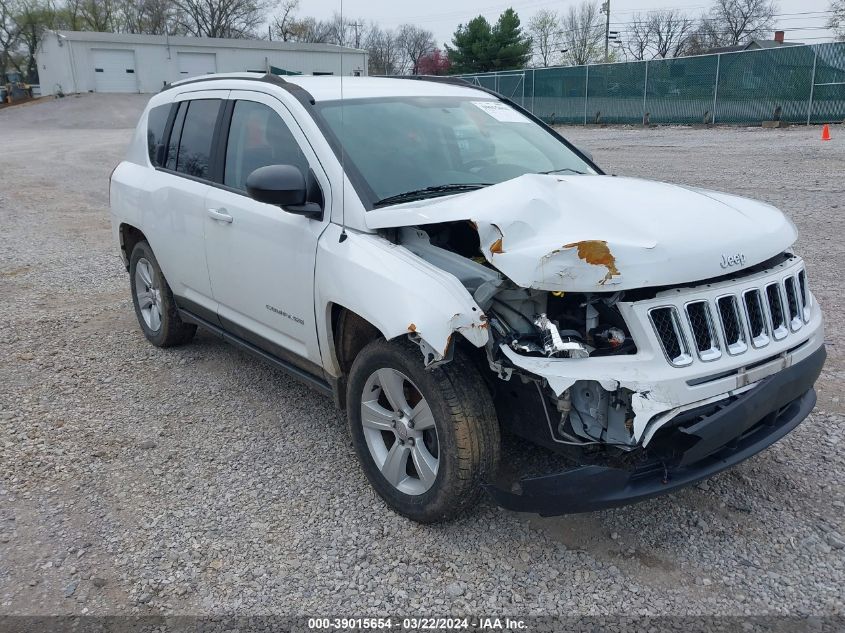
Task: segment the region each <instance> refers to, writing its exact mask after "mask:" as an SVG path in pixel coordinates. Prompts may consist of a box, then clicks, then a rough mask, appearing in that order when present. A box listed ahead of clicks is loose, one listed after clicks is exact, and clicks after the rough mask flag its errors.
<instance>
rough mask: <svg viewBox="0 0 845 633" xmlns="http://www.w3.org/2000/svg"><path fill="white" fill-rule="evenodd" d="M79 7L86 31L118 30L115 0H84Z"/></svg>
mask: <svg viewBox="0 0 845 633" xmlns="http://www.w3.org/2000/svg"><path fill="white" fill-rule="evenodd" d="M77 6H78V8H79V16H80V17H81V18H82V21H83V23H84V25H85V30H86V31H113V30H116V29H115V21H114V18H115V13H116V7H115V2H114V0H82V2H79V3H78V5H77Z"/></svg>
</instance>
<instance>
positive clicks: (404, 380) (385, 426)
mask: <svg viewBox="0 0 845 633" xmlns="http://www.w3.org/2000/svg"><path fill="white" fill-rule="evenodd" d="M361 424H362V426H363V431H364V439H365V441H366V443H367V448H368V449H369V451H370V455H371V456H372V458H373V460H374V461H375V464H376V467H377V468H378V469H379V470H380V471H381V474H382V475H383V476H384V478H385V479H386V480H387V481H388V482H389V483H390V484H391V485H392V486H393V487H394V488H396V489H397V490H399V491H400V492H403V493H405V494H407V495H421V494H423V493H424V492H426V491H427V490H429V488H431V487H432V486H433V485H434V481H435V479H436V478H437V471H438V468H439V465H440V459H439V455H440V444H439V441H438V438H437V428H436V425H435V422H434V415H433V414H432V412H431V408H430V407H429V405H428V403H427V402H426V400H425V398H424V397H423V395H422V393H421V392H420V390H419V389H418V388H417V386H416V385H415V384H414V383H413V382H412V381H411V380H410V379H409V378H408V377H407V376H405V374H403V373H402V372H400V371H397V370H395V369H390V368H383V369H379V370H377V371H375V372H373V373H372V374H370V377H369V378H367V382H366V383H365V384H364V393H363V395H362V397H361Z"/></svg>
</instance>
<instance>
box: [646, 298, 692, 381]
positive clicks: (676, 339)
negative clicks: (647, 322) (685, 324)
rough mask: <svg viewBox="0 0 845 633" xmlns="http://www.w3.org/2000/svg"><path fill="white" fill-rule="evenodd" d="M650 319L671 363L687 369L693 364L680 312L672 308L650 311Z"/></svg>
mask: <svg viewBox="0 0 845 633" xmlns="http://www.w3.org/2000/svg"><path fill="white" fill-rule="evenodd" d="M649 318H650V319H651V323H652V325H653V326H654V331H655V332H656V333H657V337H658V338H659V339H660V345H661V347H662V348H663V353H664V354H666V358H667V359H668V360H669V362H670V363H671V364H672V365H675V367H685V366H686V365H689V364H690V363H692V355H691V354H690V351H689V346H688V345H687V341H686V337H685V336H684V333H683V329H682V328H681V319H680V317H679V316H678V311H677V310H676V309H675V308H671V307H667V308H654V309H652V310H650V311H649Z"/></svg>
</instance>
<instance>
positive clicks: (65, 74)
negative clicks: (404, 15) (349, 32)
mask: <svg viewBox="0 0 845 633" xmlns="http://www.w3.org/2000/svg"><path fill="white" fill-rule="evenodd" d="M36 59H37V62H38V76H39V81H40V84H41V93H42V94H45V95H47V94H55V93H56V92H58V91H59V90H60V89H61V91H62V92H65V93H74V92H158V91H159V90H161V87H162V86H163V85H164V84H165V83H166V82H171V81H177V80H179V79H186V78H188V77H193V76H196V75H204V74H207V73H215V72H220V73H225V72H240V71H246V70H252V71H259V72H263V71H266V70H268V69H270V67H271V66H272V67H274V69H280V70H284V71H287V72H289V73H302V74H314V75H340V74H344V75H366V74H367V51H365V50H359V49H356V48H347V47H342V46H335V45H333V44H304V43H299V42H270V41H267V40H228V39H217V38H200V37H168V36H159V35H132V34H123V33H93V32H85V31H47V32H46V33H45V34H44V36H43V37H42V38H41V42H40V44H39V48H38V54H37V56H36Z"/></svg>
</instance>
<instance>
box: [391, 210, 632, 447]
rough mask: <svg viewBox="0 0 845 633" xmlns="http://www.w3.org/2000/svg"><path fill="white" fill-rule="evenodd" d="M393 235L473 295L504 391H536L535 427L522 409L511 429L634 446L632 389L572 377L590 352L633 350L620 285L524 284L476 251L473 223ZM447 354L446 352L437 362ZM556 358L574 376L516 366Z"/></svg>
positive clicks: (559, 441) (625, 353)
mask: <svg viewBox="0 0 845 633" xmlns="http://www.w3.org/2000/svg"><path fill="white" fill-rule="evenodd" d="M395 239H396V241H397V242H398V243H399V244H401V245H402V246H404V247H405V248H407V249H408V250H410V251H411V252H412V253H414V254H416V255H417V256H419V257H420V258H422V259H424V260H426V261H428V262H429V263H432V264H434V265H436V266H437V267H439V268H441V269H443V270H445V271H447V272H449V273H451V274H453V275H454V276H455V277H457V278H458V279H459V280H460V281H461V283H462V284H463V285H464V286H465V287H466V289H467V291H468V292H470V294H471V295H472V297H473V299H474V301H475V302H476V303H477V304H478V306H479V307H480V308H481V310H482V311H483V312H484V315H485V318H486V324H487V331H488V334H489V337H488V339H487V342H486V345H485V350H486V356H487V362H488V364H489V366H490V368H491V369H492V370H493V371H494V372H495V374H496V375H497V376H498V378H499V380H500V381H503V382H506V383H508V386H507V389H506V391H508V392H510V393H516V392H517V391H520V392H523V393H522V395H521V397H520V398H519V399H520V401H521V404H520V408H521V409H522V410H525V407H526V406H528V407H531V406H536V405H537V404H538V403H537V398H538V397H539V398H540V400H541V401H542V404H543V408H542V409H541V410H542V416H541V418H540V421H542V422H543V424H542V425H541V426H540V427H539V430H540V432H538V431H537V429H536V427H537V421H538V420H537V419H533V418H532V419H531V420H530V422H528V423H526V424H522V423H521V418H523V417H525V416H519V415H516V416H514V415H506V416H505V418H506V420H509V421H512V424H511V426H512V428H513V430H514V431H515V432H517V433H518V434H520V435H522V436H525V437H527V438H529V439H531V440H533V441H534V442H536V443H539V444H543V445H546V446H551V447H556V446H557V445H567V446H582V445H583V446H587V445H593V444H595V443H607V444H609V445H619V446H620V447H624V448H628V449H632V448H634V447H635V446H636V444H637V439H638V438H637V437H636V435H635V434H634V417H635V415H636V412H635V409H634V397H633V396H634V395H635V392H634V391H632V390H631V389H628V388H620V385H619V383H618V381H617V382H615V381H602V382H598V381H596V380H593V379H589V378H588V379H584V380H578V379H576V378H575V376H577V375H578V373H579V366H580V367H583V370H582V371H586V373H588V366H585V365H584V363H585V362H588V361H589V360H590V359H596V358H616V359H624V358H626V357H630V356H631V355H634V354H636V351H637V347H636V345H635V344H634V341H633V338H632V337H631V333H630V331H629V330H628V327H627V325H626V323H625V321H624V319H623V318H622V315H621V313H620V312H619V309H618V307H617V303H618V301H619V299H620V297H621V296H622V293H621V292H615V293H566V292H563V291H545V290H537V289H532V288H522V287H520V286H518V285H516V284H515V283H514V282H513V281H511V280H510V279H508V278H507V277H506V276H504V275H503V274H502V273H500V272H499V271H497V270H496V269H495V268H493V267H492V266H491V265H490V264H489V262H487V261H486V260H485V259H484V258H483V257H481V254H480V248H481V246H480V237H479V234H478V232H477V228H476V227H475V226H473V224H472V223H471V222H453V223H445V224H432V225H427V226H425V227H403V228H400V229H398V230H397V232H396V236H395ZM414 334H415V333H414ZM412 339H413V340H416V341H417V342H418V343H419V344H420V345H421V347H422V348H423V352H424V355H425V353H426V344H425V342H424V341H422V340H421V338H420V337H419V336H415V335H412ZM426 360H427V361H430V360H431V359H429V358H427V359H426ZM447 360H448V358H445V357H444V358H442V359H441V360H440V361H439V362H444V361H447ZM558 361H566V366H567V367H568V369H569V371H570V372H572V374H573V378H571V379H570V378H567V377H565V376H560V377H554V376H551V375H546V376H544V374H549V372H548V371H542V369H541V368H540V367H538V368H536V369H534V368H530V367H520V365H521V364H523V363H529V364H530V363H538V362H539V363H556V362H558ZM433 364H438V361H434V363H433ZM548 366H549V367H551V366H552V365H548ZM538 369H539V371H538ZM525 392H527V395H526V393H525ZM526 400H531V403H527V402H526ZM501 406H505V405H504V404H501V405H500V408H501Z"/></svg>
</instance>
